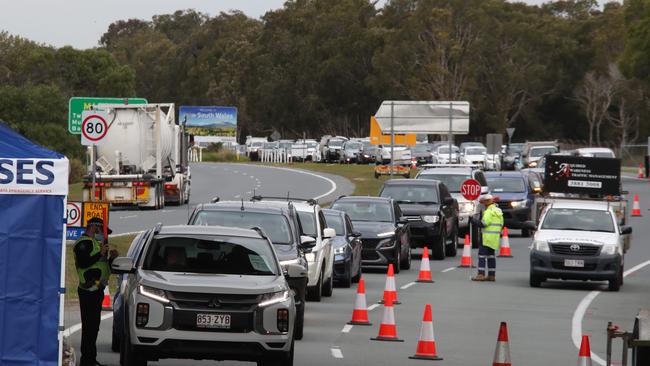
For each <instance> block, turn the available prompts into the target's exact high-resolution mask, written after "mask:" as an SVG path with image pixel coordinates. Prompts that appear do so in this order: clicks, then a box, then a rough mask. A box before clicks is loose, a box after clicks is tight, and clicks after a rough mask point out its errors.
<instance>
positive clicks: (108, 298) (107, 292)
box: [102, 286, 113, 311]
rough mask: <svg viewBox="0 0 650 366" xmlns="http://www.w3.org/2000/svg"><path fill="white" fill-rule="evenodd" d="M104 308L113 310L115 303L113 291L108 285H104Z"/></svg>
mask: <svg viewBox="0 0 650 366" xmlns="http://www.w3.org/2000/svg"><path fill="white" fill-rule="evenodd" d="M102 310H106V311H111V310H113V303H112V302H111V292H110V290H109V289H108V286H106V287H104V300H102Z"/></svg>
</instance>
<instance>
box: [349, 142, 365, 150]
mask: <svg viewBox="0 0 650 366" xmlns="http://www.w3.org/2000/svg"><path fill="white" fill-rule="evenodd" d="M345 149H346V150H361V143H359V142H348V143H347V144H345Z"/></svg>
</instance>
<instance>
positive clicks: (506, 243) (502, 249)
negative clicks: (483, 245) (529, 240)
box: [499, 226, 512, 258]
mask: <svg viewBox="0 0 650 366" xmlns="http://www.w3.org/2000/svg"><path fill="white" fill-rule="evenodd" d="M499 257H506V258H512V254H511V253H510V238H508V228H507V227H505V226H504V227H503V235H502V236H501V244H500V245H499Z"/></svg>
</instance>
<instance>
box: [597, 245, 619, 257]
mask: <svg viewBox="0 0 650 366" xmlns="http://www.w3.org/2000/svg"><path fill="white" fill-rule="evenodd" d="M617 249H618V246H617V245H616V244H605V245H603V249H602V250H601V254H607V255H612V254H616V250H617Z"/></svg>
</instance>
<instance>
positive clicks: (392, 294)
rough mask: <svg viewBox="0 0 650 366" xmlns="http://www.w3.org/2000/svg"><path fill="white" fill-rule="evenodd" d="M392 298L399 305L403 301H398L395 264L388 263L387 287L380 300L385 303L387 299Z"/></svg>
mask: <svg viewBox="0 0 650 366" xmlns="http://www.w3.org/2000/svg"><path fill="white" fill-rule="evenodd" d="M387 299H390V300H391V302H392V303H393V304H394V305H399V304H401V302H399V301H397V289H396V288H395V271H394V270H393V264H392V263H391V264H389V265H388V273H386V287H385V289H384V298H383V300H381V301H379V303H380V304H385V303H386V300H387Z"/></svg>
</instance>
